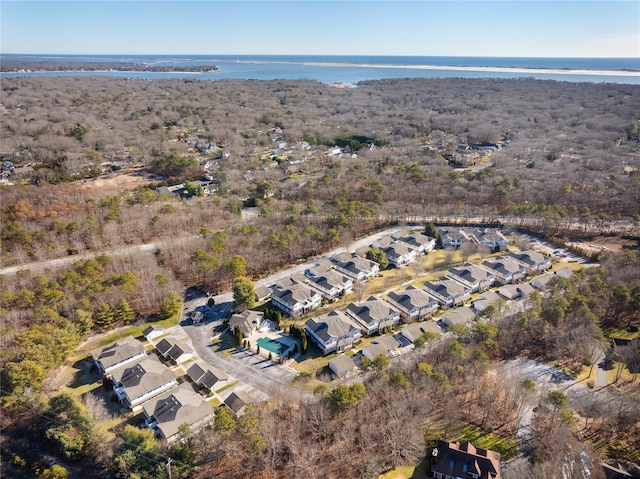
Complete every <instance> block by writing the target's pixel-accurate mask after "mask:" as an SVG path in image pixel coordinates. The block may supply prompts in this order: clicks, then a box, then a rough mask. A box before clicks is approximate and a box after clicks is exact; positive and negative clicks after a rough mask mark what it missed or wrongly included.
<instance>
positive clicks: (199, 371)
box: [187, 362, 229, 393]
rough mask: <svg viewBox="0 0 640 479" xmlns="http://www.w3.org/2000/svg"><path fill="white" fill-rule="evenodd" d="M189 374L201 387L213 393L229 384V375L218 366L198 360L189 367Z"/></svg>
mask: <svg viewBox="0 0 640 479" xmlns="http://www.w3.org/2000/svg"><path fill="white" fill-rule="evenodd" d="M187 376H189V378H190V379H191V380H192V381H193V382H194V383H195V384H196V385H197V386H198V387H199V388H200V389H203V390H205V391H206V392H208V393H213V392H214V391H215V390H216V389H220V388H222V387H224V386H226V385H227V384H229V378H228V376H227V375H226V374H225V373H224V372H222V371H221V370H220V369H218V368H214V367H213V366H209V365H208V364H206V363H201V362H197V363H194V364H192V365H191V366H190V367H189V369H187Z"/></svg>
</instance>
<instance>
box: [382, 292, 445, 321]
mask: <svg viewBox="0 0 640 479" xmlns="http://www.w3.org/2000/svg"><path fill="white" fill-rule="evenodd" d="M387 301H388V302H389V303H390V304H391V306H393V307H395V308H397V309H398V311H400V316H401V317H402V319H403V320H404V321H406V322H411V321H416V320H418V319H422V318H424V317H427V316H430V315H431V314H433V313H434V312H435V311H437V310H438V307H439V303H438V300H437V299H435V298H433V297H431V296H429V295H428V294H427V292H426V291H424V290H422V289H418V288H416V287H415V286H409V287H407V288H406V289H405V290H404V291H400V292H397V291H392V292H390V293H389V294H388V295H387Z"/></svg>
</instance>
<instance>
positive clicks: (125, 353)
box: [91, 336, 146, 374]
mask: <svg viewBox="0 0 640 479" xmlns="http://www.w3.org/2000/svg"><path fill="white" fill-rule="evenodd" d="M145 356H146V351H145V349H144V346H143V345H142V343H141V342H140V341H138V340H137V339H135V338H134V337H133V336H127V337H126V338H123V339H121V340H119V341H116V342H115V343H112V344H110V345H108V346H105V347H103V348H98V349H94V350H93V351H92V352H91V357H92V358H93V360H94V362H95V364H96V366H97V367H98V370H99V371H100V372H101V373H102V374H109V373H110V372H111V371H113V370H114V369H117V368H119V367H122V366H125V365H127V364H130V363H133V362H135V361H138V360H140V359H142V358H144V357H145Z"/></svg>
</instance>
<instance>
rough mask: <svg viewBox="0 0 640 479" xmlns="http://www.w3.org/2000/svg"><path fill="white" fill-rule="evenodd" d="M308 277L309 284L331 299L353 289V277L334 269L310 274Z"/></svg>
mask: <svg viewBox="0 0 640 479" xmlns="http://www.w3.org/2000/svg"><path fill="white" fill-rule="evenodd" d="M308 278H309V279H308V281H309V286H311V287H312V288H313V289H315V290H317V291H318V292H319V293H320V294H321V295H322V296H323V297H324V298H325V299H327V300H329V301H333V300H336V299H338V298H340V297H342V296H344V295H345V294H348V293H350V292H351V290H352V289H353V280H352V279H351V278H349V277H348V276H346V275H344V274H342V273H339V272H338V271H335V270H332V269H329V270H326V271H325V272H324V273H320V274H317V275H314V276H309V275H308Z"/></svg>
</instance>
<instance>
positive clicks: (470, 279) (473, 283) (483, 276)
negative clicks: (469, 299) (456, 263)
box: [448, 263, 496, 293]
mask: <svg viewBox="0 0 640 479" xmlns="http://www.w3.org/2000/svg"><path fill="white" fill-rule="evenodd" d="M448 276H449V277H450V278H451V279H455V280H456V281H458V282H460V283H462V284H463V285H464V286H466V287H467V288H469V289H470V290H471V292H472V293H477V292H478V291H484V290H485V289H489V288H490V287H491V286H492V285H493V283H494V282H495V280H496V275H495V274H494V273H492V272H490V271H488V270H486V269H484V268H480V267H478V266H476V265H474V264H472V263H464V264H463V265H462V266H461V267H460V268H451V269H450V270H449V274H448Z"/></svg>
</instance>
